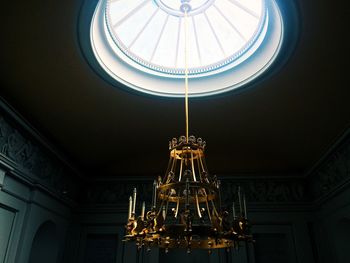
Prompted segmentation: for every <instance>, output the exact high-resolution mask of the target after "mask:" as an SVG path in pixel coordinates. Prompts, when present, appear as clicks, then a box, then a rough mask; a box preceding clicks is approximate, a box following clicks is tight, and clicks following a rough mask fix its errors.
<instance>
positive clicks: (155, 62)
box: [90, 0, 283, 96]
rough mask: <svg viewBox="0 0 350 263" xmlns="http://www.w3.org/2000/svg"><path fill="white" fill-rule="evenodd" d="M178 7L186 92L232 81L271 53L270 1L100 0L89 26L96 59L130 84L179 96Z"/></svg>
mask: <svg viewBox="0 0 350 263" xmlns="http://www.w3.org/2000/svg"><path fill="white" fill-rule="evenodd" d="M184 7H186V8H188V10H189V11H188V13H187V18H186V19H187V30H188V36H187V39H188V40H187V41H188V42H187V43H188V53H187V54H188V67H189V77H190V78H191V84H190V91H189V92H190V96H206V95H211V94H216V93H221V92H224V91H227V90H232V89H234V88H237V87H240V86H242V85H244V84H246V83H247V82H249V81H251V80H252V79H254V78H255V77H257V76H258V75H260V74H261V73H262V72H263V71H264V70H265V69H267V68H268V67H269V65H270V64H271V63H272V61H273V60H274V58H275V57H276V55H277V53H278V50H279V48H280V45H281V42H282V35H283V23H282V19H281V17H280V13H279V10H278V6H277V4H276V3H275V2H274V0H100V1H99V3H98V5H97V7H96V10H95V14H94V16H93V20H92V23H91V30H90V35H91V36H90V38H91V43H92V48H93V51H94V54H95V56H96V58H97V60H98V61H99V63H100V65H101V66H102V67H103V68H104V69H105V71H106V72H107V73H108V74H109V75H110V76H111V77H112V78H114V79H115V80H117V81H118V82H122V83H123V84H125V85H127V86H129V87H131V88H133V89H136V90H139V91H143V92H147V93H151V94H155V95H161V96H182V95H183V92H184V91H183V85H181V83H182V79H183V78H184V71H185V69H184V68H185V51H184V48H185V43H184V42H185V22H184V21H185V17H184V10H183V8H184ZM218 76H220V77H219V79H218ZM213 81H215V82H213ZM213 83H215V84H214V85H213Z"/></svg>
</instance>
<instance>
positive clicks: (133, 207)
mask: <svg viewBox="0 0 350 263" xmlns="http://www.w3.org/2000/svg"><path fill="white" fill-rule="evenodd" d="M136 193H137V191H136V188H134V193H133V194H134V197H133V203H132V215H133V217H134V218H135V207H136Z"/></svg>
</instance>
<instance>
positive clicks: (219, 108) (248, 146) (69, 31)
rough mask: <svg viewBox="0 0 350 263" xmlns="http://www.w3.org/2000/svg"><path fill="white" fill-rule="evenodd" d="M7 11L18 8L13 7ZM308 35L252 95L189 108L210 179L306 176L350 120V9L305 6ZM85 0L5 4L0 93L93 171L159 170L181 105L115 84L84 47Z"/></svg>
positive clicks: (180, 124) (178, 126)
mask: <svg viewBox="0 0 350 263" xmlns="http://www.w3.org/2000/svg"><path fill="white" fill-rule="evenodd" d="M6 5H8V6H6ZM299 5H300V12H301V13H300V21H301V32H300V39H299V41H298V44H297V47H296V50H295V52H294V53H293V55H292V56H291V57H290V59H289V60H288V62H287V63H286V64H285V65H284V66H283V67H282V69H280V70H279V71H278V72H277V73H275V74H273V75H272V76H270V77H269V78H268V79H266V80H264V81H262V82H261V83H260V84H259V85H257V86H255V87H254V88H251V89H247V90H246V91H245V92H241V93H239V94H237V93H231V94H230V93H227V94H226V95H224V96H221V97H216V98H206V99H199V100H195V101H191V102H190V119H191V123H190V125H191V127H190V129H191V133H193V134H195V135H197V136H201V137H203V138H205V139H206V141H207V145H208V146H207V160H208V164H209V169H210V170H211V172H213V173H216V174H219V175H226V174H241V173H243V174H278V175H283V174H301V173H303V172H305V171H307V170H308V169H309V168H310V167H311V166H312V165H313V164H314V163H315V162H316V161H317V160H318V159H319V158H320V157H321V156H322V154H323V153H324V152H325V151H326V150H327V149H328V147H330V145H331V144H332V143H333V142H334V141H335V140H336V139H337V138H338V137H339V136H340V135H341V134H342V133H343V132H344V130H345V129H346V128H347V127H348V125H349V123H350V89H349V88H350V87H349V85H348V84H347V82H348V75H349V73H348V70H349V66H348V59H349V56H348V55H349V52H348V48H349V42H348V40H346V39H344V35H345V34H347V33H346V32H347V29H346V28H347V25H349V23H348V17H349V15H350V14H349V9H348V8H345V6H343V5H341V4H336V3H335V2H332V1H325V0H319V1H300V3H299ZM80 6H81V1H72V0H62V1H43V0H42V1H24V0H19V1H11V3H10V1H6V3H2V15H1V24H2V31H1V35H2V37H1V45H2V49H1V50H2V52H1V64H2V70H1V96H2V97H3V98H4V99H5V100H7V101H8V102H9V103H10V104H11V105H12V106H13V107H14V108H16V109H17V110H18V111H19V112H20V113H21V114H22V115H23V116H24V117H25V118H27V119H28V120H29V122H31V123H32V124H33V125H34V126H35V127H36V128H37V129H38V130H39V131H41V132H42V133H43V134H44V135H45V136H46V137H48V138H49V139H50V140H51V141H52V142H53V143H54V144H55V145H57V148H58V149H60V150H61V151H63V152H64V153H65V154H66V155H67V156H68V158H69V159H71V160H72V162H73V163H74V164H75V165H76V166H78V167H80V169H81V170H82V171H83V172H85V173H86V174H89V175H97V176H105V175H120V176H123V175H156V174H160V173H162V172H163V171H164V170H165V168H166V167H165V166H166V163H167V157H168V149H167V147H168V140H169V139H171V138H172V137H173V136H176V137H177V136H179V135H182V134H183V133H184V113H183V101H182V100H177V99H162V98H159V97H150V96H144V95H142V94H135V93H131V92H127V91H125V89H120V88H116V87H113V86H111V85H110V84H108V83H107V82H106V81H104V80H103V79H102V78H101V77H100V76H99V75H97V74H96V73H95V72H94V71H93V70H92V69H91V68H90V67H89V65H88V64H87V62H86V60H85V59H84V57H83V55H82V52H81V50H80V48H79V44H78V37H77V23H78V15H79V8H80Z"/></svg>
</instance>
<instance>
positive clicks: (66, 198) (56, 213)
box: [0, 102, 78, 263]
mask: <svg viewBox="0 0 350 263" xmlns="http://www.w3.org/2000/svg"><path fill="white" fill-rule="evenodd" d="M74 178H78V176H77V174H76V172H75V171H74V169H73V168H72V167H69V165H68V163H67V162H65V161H64V160H63V159H61V158H60V157H59V155H58V154H56V153H55V152H54V151H53V148H52V146H50V145H49V144H48V143H46V142H45V141H44V140H43V139H42V136H40V135H39V134H38V133H37V132H36V131H35V130H34V129H33V128H31V127H30V126H29V125H28V124H27V123H25V122H24V121H23V120H22V119H21V118H20V117H19V115H18V114H17V113H15V112H14V111H13V110H12V109H11V108H9V107H8V105H6V104H4V103H3V102H0V262H2V263H27V262H29V263H33V262H35V263H41V262H43V263H44V262H45V263H56V262H62V261H61V260H62V257H63V249H64V245H65V238H66V234H67V229H68V226H69V225H70V221H71V217H72V213H71V211H72V208H73V207H75V203H74V201H73V199H74V198H75V195H76V194H77V192H76V185H77V184H76V182H75V179H74Z"/></svg>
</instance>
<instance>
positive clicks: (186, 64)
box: [184, 10, 189, 143]
mask: <svg viewBox="0 0 350 263" xmlns="http://www.w3.org/2000/svg"><path fill="white" fill-rule="evenodd" d="M184 20H185V21H184V24H185V115H186V142H187V143H188V130H189V121H188V56H187V37H188V36H187V34H188V32H187V30H188V28H187V10H185V19H184Z"/></svg>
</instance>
